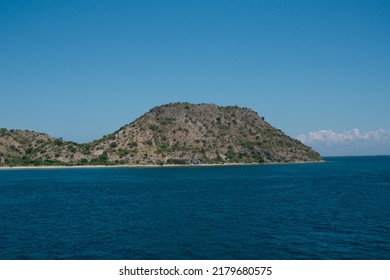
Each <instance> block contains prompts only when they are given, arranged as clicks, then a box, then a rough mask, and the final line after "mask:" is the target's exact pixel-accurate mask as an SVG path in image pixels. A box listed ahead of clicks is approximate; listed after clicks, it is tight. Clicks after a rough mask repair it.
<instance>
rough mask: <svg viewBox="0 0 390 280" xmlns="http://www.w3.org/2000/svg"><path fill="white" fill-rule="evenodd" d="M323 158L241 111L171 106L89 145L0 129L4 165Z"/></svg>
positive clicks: (301, 160) (222, 161) (217, 107)
mask: <svg viewBox="0 0 390 280" xmlns="http://www.w3.org/2000/svg"><path fill="white" fill-rule="evenodd" d="M319 160H321V156H320V155H319V154H318V153H317V152H315V151H313V150H312V149H311V148H309V147H307V146H305V145H303V144H302V143H301V142H299V141H298V140H295V139H293V138H290V137H288V136H287V135H285V134H284V133H283V132H282V131H280V130H278V129H276V128H274V127H272V126H271V125H269V124H268V123H267V122H265V121H264V119H263V118H261V117H260V116H259V115H258V114H257V113H256V112H254V111H252V110H250V109H247V108H240V107H237V106H228V107H220V106H216V105H211V104H196V105H195V104H189V103H172V104H167V105H163V106H159V107H155V108H153V109H151V110H150V111H149V112H148V113H146V114H144V115H143V116H141V117H140V118H138V119H137V120H135V121H134V122H132V123H130V124H128V125H126V126H124V127H122V128H120V129H119V130H118V131H116V132H114V133H112V134H109V135H106V136H104V137H103V138H101V139H99V140H96V141H93V142H91V143H88V144H77V143H73V142H65V141H62V139H55V138H52V137H50V136H48V135H46V134H42V133H36V132H32V131H21V130H6V129H0V165H2V166H15V165H89V164H93V165H96V164H101V165H108V164H110V165H111V164H130V165H131V164H154V165H163V164H215V163H277V162H281V163H288V162H311V161H319Z"/></svg>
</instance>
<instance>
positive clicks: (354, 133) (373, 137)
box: [296, 128, 390, 145]
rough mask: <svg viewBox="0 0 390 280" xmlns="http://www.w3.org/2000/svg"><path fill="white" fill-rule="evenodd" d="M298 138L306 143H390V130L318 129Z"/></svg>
mask: <svg viewBox="0 0 390 280" xmlns="http://www.w3.org/2000/svg"><path fill="white" fill-rule="evenodd" d="M296 138H297V139H298V140H299V141H301V142H303V143H305V144H313V143H314V144H326V145H332V144H348V143H364V142H366V143H390V130H384V129H377V130H374V131H368V132H363V133H362V132H360V130H359V129H357V128H355V129H352V130H347V131H343V132H335V131H333V130H318V131H314V132H309V133H308V134H301V135H298V136H297V137H296Z"/></svg>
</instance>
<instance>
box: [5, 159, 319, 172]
mask: <svg viewBox="0 0 390 280" xmlns="http://www.w3.org/2000/svg"><path fill="white" fill-rule="evenodd" d="M323 162H325V160H320V161H310V162H303V161H302V162H269V163H215V164H207V163H202V164H164V165H156V164H131V165H126V164H122V165H57V166H0V170H34V169H92V168H166V167H222V166H261V165H284V164H307V163H323Z"/></svg>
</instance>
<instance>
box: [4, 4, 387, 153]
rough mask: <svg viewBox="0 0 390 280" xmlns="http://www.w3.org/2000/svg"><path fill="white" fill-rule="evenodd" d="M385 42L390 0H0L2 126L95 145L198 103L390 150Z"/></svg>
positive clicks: (312, 138) (352, 147)
mask: <svg viewBox="0 0 390 280" xmlns="http://www.w3.org/2000/svg"><path fill="white" fill-rule="evenodd" d="M389 50H390V1H373V0H371V1H250V0H246V1H228V0H226V1H216V0H213V1H209V0H208V1H202V0H199V1H185V0H183V1H145V0H141V1H135V0H133V1H69V0H68V1H39V0H37V1H17V0H12V1H7V0H2V1H0V108H1V109H0V127H5V128H9V129H10V128H17V129H29V130H34V131H40V132H46V133H48V134H50V135H52V136H55V137H63V138H64V139H65V140H72V141H77V142H87V141H90V140H93V139H97V138H100V137H101V136H102V135H104V134H107V133H110V132H113V131H115V130H116V129H118V128H119V127H121V126H122V125H124V124H127V123H129V122H131V121H133V120H134V119H135V118H137V117H139V116H140V115H141V114H143V113H144V112H146V111H148V110H149V109H150V108H152V107H154V106H157V105H161V104H164V103H169V102H176V101H188V102H193V103H215V104H218V105H239V106H245V107H250V108H252V109H253V110H255V111H257V112H258V113H259V114H260V115H263V116H265V118H266V120H267V121H268V122H269V123H270V124H272V125H273V126H275V127H277V128H280V129H281V130H283V131H284V132H286V133H287V134H288V135H290V136H293V137H298V138H299V139H301V140H302V141H304V142H305V143H307V144H309V145H311V146H312V147H314V148H316V149H317V150H319V151H320V152H321V153H322V154H323V155H343V154H351V155H354V154H390V137H389V134H390V133H389V131H390V125H389V123H390V109H389V107H390V106H389V105H390V51H389ZM355 129H358V131H359V133H358V134H356V130H355ZM324 131H325V132H324ZM378 131H379V132H378ZM383 131H384V132H383ZM375 132H377V134H375ZM348 135H355V136H351V137H348ZM356 135H357V136H356ZM367 135H371V136H367ZM372 135H374V136H372ZM332 137H333V138H332ZM335 137H336V138H337V137H338V138H337V139H336V140H335ZM362 143H363V144H362ZM346 147H347V148H346Z"/></svg>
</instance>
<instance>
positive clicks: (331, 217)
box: [0, 157, 390, 259]
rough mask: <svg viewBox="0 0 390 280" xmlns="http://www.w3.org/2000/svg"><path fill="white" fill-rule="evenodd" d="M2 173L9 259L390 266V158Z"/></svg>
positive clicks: (2, 240)
mask: <svg viewBox="0 0 390 280" xmlns="http://www.w3.org/2000/svg"><path fill="white" fill-rule="evenodd" d="M327 160H328V161H327V162H326V163H319V164H296V165H265V166H237V167H196V168H191V167H186V168H179V167H178V168H101V169H61V170H8V171H5V170H2V171H0V259H390V157H351V158H347V157H346V158H328V159H327Z"/></svg>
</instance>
